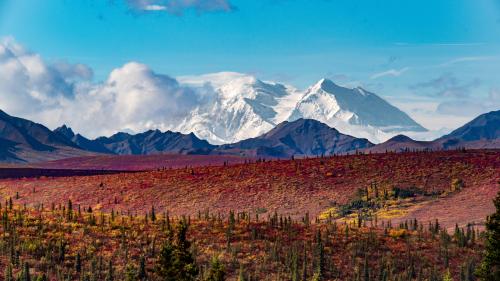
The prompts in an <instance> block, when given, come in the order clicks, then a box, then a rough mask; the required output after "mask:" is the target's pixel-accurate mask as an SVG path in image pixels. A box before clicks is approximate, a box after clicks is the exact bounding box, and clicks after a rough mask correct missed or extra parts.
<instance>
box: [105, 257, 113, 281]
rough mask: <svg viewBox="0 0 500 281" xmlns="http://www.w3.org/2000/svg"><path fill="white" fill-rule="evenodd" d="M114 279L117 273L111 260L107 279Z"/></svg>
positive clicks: (108, 280) (110, 280) (107, 280)
mask: <svg viewBox="0 0 500 281" xmlns="http://www.w3.org/2000/svg"><path fill="white" fill-rule="evenodd" d="M113 280H115V273H114V269H113V263H112V262H111V260H109V263H108V273H106V281H113Z"/></svg>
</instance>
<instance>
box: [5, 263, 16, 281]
mask: <svg viewBox="0 0 500 281" xmlns="http://www.w3.org/2000/svg"><path fill="white" fill-rule="evenodd" d="M4 280H5V281H14V276H13V275H12V265H11V264H10V263H9V265H8V266H7V268H6V269H5V274H4Z"/></svg>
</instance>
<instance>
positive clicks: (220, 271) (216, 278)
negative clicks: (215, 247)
mask: <svg viewBox="0 0 500 281" xmlns="http://www.w3.org/2000/svg"><path fill="white" fill-rule="evenodd" d="M205 280H206V281H224V280H226V271H225V269H224V265H222V263H221V262H220V260H219V258H218V257H217V256H215V257H213V258H212V261H211V263H210V270H209V271H208V275H207V278H205Z"/></svg>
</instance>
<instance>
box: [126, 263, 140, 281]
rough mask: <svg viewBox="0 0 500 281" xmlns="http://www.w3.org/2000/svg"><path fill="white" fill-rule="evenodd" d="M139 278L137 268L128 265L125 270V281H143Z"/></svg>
mask: <svg viewBox="0 0 500 281" xmlns="http://www.w3.org/2000/svg"><path fill="white" fill-rule="evenodd" d="M138 277H139V275H138V273H137V270H136V269H135V267H134V266H133V265H132V264H128V265H127V267H126V268H125V281H137V280H138V279H139V280H142V279H140V278H138Z"/></svg>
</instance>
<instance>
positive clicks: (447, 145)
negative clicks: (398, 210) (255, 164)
mask: <svg viewBox="0 0 500 281" xmlns="http://www.w3.org/2000/svg"><path fill="white" fill-rule="evenodd" d="M395 112H396V113H394V114H397V111H395ZM410 120H411V119H408V120H407V121H408V122H409V126H410V125H411V124H412V123H411V121H410ZM415 124H416V123H415ZM415 124H413V125H411V126H417V128H418V124H417V125H415ZM461 147H465V148H500V110H499V111H493V112H490V113H486V114H483V115H481V116H479V117H477V118H475V119H474V120H472V121H471V122H469V123H467V124H465V125H464V126H462V127H460V128H458V129H457V130H455V131H453V132H451V133H450V134H448V135H446V136H443V137H441V138H438V139H436V140H434V141H415V140H412V139H411V138H409V137H406V136H404V135H398V136H396V137H393V138H391V139H389V140H388V141H386V142H383V143H380V144H377V145H375V144H373V143H371V142H370V141H369V140H367V139H365V138H356V137H353V136H350V135H346V134H343V133H341V132H339V131H338V130H337V129H334V128H331V127H330V126H328V125H327V124H325V123H323V122H320V121H317V120H313V119H303V118H300V119H297V120H295V121H284V122H282V123H280V124H278V125H277V126H276V127H274V128H272V129H271V130H269V131H268V132H266V133H264V134H262V135H260V136H258V137H255V138H249V139H246V140H243V141H239V142H235V143H233V144H224V145H212V144H210V143H209V142H207V141H206V140H202V139H199V138H198V137H196V136H195V134H193V133H190V134H182V133H177V132H171V131H167V132H161V131H159V130H150V131H147V132H144V133H140V134H136V135H132V134H128V133H117V134H115V135H113V136H111V137H99V138H97V139H95V140H90V139H88V138H86V137H84V136H82V135H80V134H75V133H74V132H73V130H72V129H71V128H69V127H67V126H62V127H59V128H57V129H56V130H54V131H51V130H49V129H48V128H46V127H44V126H43V125H40V124H37V123H34V122H32V121H29V120H25V119H22V118H17V117H12V116H10V115H8V114H6V113H5V112H3V111H0V162H41V161H48V160H56V159H63V158H69V157H77V156H87V155H95V154H115V155H152V154H166V153H168V154H198V155H199V154H216V155H242V156H248V157H279V158H289V157H291V156H294V155H295V156H319V155H331V154H339V153H348V152H353V151H356V150H358V151H370V152H385V151H405V150H424V149H432V150H440V149H455V148H461Z"/></svg>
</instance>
